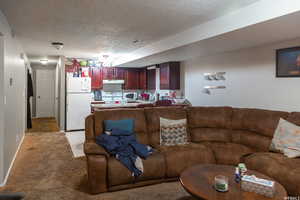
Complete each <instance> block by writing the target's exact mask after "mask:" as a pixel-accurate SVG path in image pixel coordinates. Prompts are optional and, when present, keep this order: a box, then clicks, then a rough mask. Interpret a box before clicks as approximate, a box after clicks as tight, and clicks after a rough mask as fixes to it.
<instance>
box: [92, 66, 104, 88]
mask: <svg viewBox="0 0 300 200" xmlns="http://www.w3.org/2000/svg"><path fill="white" fill-rule="evenodd" d="M90 75H91V82H92V83H91V85H92V90H99V89H102V88H103V73H102V68H101V67H91V68H90Z"/></svg>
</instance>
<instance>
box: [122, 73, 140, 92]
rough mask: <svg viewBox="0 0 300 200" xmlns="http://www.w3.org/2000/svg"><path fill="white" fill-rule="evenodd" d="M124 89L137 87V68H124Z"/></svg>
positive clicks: (135, 88)
mask: <svg viewBox="0 0 300 200" xmlns="http://www.w3.org/2000/svg"><path fill="white" fill-rule="evenodd" d="M124 89H125V90H137V89H139V69H135V68H127V69H126V70H125V86H124Z"/></svg>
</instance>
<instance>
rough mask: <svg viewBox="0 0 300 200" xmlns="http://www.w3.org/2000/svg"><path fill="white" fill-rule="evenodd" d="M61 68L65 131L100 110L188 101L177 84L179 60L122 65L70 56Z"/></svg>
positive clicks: (177, 103)
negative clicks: (70, 60)
mask: <svg viewBox="0 0 300 200" xmlns="http://www.w3.org/2000/svg"><path fill="white" fill-rule="evenodd" d="M65 70H66V105H67V106H66V122H67V123H66V130H67V131H76V130H83V129H84V119H85V117H86V116H87V115H89V114H90V113H91V112H94V111H97V110H101V109H113V108H144V107H154V106H185V105H188V104H189V102H188V100H186V99H185V97H184V94H183V91H182V88H181V87H180V86H181V82H180V76H181V75H180V62H167V63H161V64H156V65H151V66H145V67H140V68H134V67H132V68H128V67H127V68H125V67H103V66H102V65H101V63H97V62H95V61H93V60H79V59H73V60H72V62H71V63H68V64H66V66H65Z"/></svg>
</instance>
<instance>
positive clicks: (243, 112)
mask: <svg viewBox="0 0 300 200" xmlns="http://www.w3.org/2000/svg"><path fill="white" fill-rule="evenodd" d="M160 117H164V118H168V119H183V118H186V119H187V121H188V131H187V132H188V140H189V144H187V145H182V146H160V145H159V142H160V125H159V118H160ZM124 118H134V119H135V133H136V135H137V140H138V141H139V142H140V143H143V144H147V145H151V146H152V147H154V148H156V150H157V152H155V153H154V154H153V155H151V156H150V157H149V158H148V159H147V160H145V161H144V162H143V163H144V173H143V175H142V176H140V177H139V178H138V179H137V180H134V178H133V177H132V175H131V172H130V171H129V170H128V169H127V168H125V167H124V166H123V165H122V164H121V163H120V162H119V161H117V160H116V159H115V158H114V157H112V156H110V155H109V154H108V153H107V152H106V151H105V150H104V149H103V148H102V147H100V146H99V145H97V144H96V143H95V137H96V136H97V135H99V134H102V133H103V130H104V129H103V121H104V120H108V119H109V120H120V119H124ZM280 118H283V119H286V120H288V121H290V122H292V123H295V124H297V125H300V113H288V112H280V111H270V110H261V109H247V108H231V107H189V108H182V107H154V108H145V109H113V110H103V111H97V112H95V113H94V114H91V115H89V116H88V117H87V118H86V131H85V134H86V141H85V143H84V152H85V154H86V158H87V173H88V184H89V188H90V192H91V193H92V194H98V193H102V192H107V191H116V190H121V189H127V188H133V187H139V186H144V185H150V184H155V183H161V182H166V181H171V180H177V179H178V177H179V175H180V173H181V172H182V171H183V170H184V169H186V168H187V167H190V166H193V165H196V164H203V163H213V164H225V165H236V164H238V163H239V162H241V161H243V162H245V163H246V165H247V167H248V168H249V169H253V170H256V171H259V172H261V173H264V174H266V175H268V176H270V177H272V178H274V179H276V180H277V181H278V182H279V183H281V184H282V185H283V186H284V187H285V188H286V189H287V191H288V193H289V194H290V195H300V159H299V158H296V159H290V158H286V157H285V156H283V155H282V154H279V153H272V152H269V146H270V143H271V140H272V138H273V134H274V131H275V129H276V127H277V124H278V121H279V119H280Z"/></svg>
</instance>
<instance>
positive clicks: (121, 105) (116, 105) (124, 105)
mask: <svg viewBox="0 0 300 200" xmlns="http://www.w3.org/2000/svg"><path fill="white" fill-rule="evenodd" d="M151 103H153V102H151V101H139V100H138V101H135V102H133V103H130V102H128V103H102V102H99V103H97V102H96V103H91V106H92V107H93V108H96V109H97V108H99V109H101V108H132V107H137V106H138V105H140V104H151Z"/></svg>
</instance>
